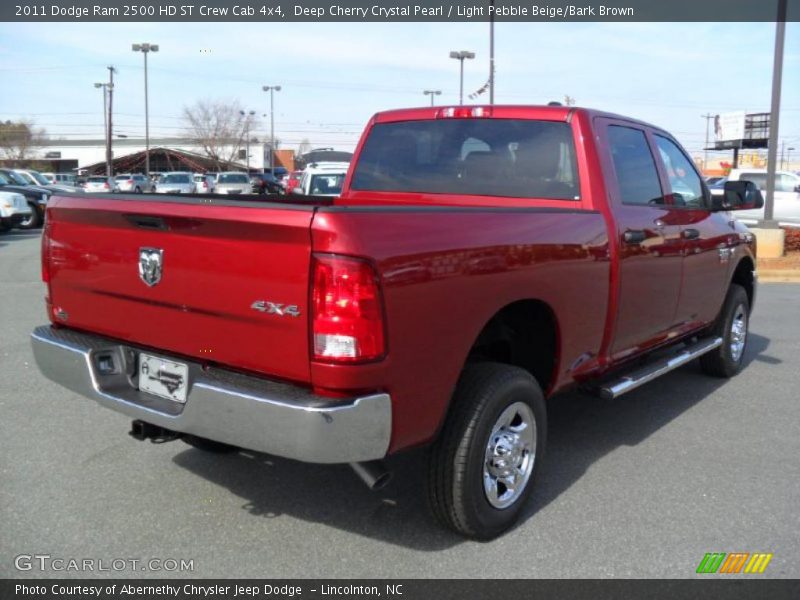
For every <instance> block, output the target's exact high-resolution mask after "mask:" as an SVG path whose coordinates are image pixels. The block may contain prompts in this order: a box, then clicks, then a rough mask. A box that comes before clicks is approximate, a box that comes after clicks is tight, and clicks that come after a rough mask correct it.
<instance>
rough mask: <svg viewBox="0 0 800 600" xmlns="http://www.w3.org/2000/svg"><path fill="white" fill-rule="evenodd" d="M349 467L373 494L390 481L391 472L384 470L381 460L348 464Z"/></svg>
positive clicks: (384, 466)
mask: <svg viewBox="0 0 800 600" xmlns="http://www.w3.org/2000/svg"><path fill="white" fill-rule="evenodd" d="M350 466H351V467H353V471H355V472H356V475H358V476H359V477H360V478H361V481H363V482H364V483H366V484H367V487H368V488H369V489H370V490H372V491H373V492H376V491H378V490H380V489H383V488H384V487H386V484H388V483H389V482H390V481H391V480H392V472H391V471H389V470H388V469H387V468H386V465H384V464H383V461H382V460H371V461H368V462H356V463H350Z"/></svg>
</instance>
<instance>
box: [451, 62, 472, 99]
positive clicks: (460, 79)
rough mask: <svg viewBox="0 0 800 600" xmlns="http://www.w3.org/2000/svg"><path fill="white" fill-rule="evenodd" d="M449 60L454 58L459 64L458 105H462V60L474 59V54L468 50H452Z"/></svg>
mask: <svg viewBox="0 0 800 600" xmlns="http://www.w3.org/2000/svg"><path fill="white" fill-rule="evenodd" d="M450 58H455V59H456V60H457V61H459V62H460V63H461V75H460V77H459V85H458V103H459V104H464V60H465V59H470V60H471V59H473V58H475V53H474V52H470V51H469V50H459V51H456V50H453V51H452V52H450Z"/></svg>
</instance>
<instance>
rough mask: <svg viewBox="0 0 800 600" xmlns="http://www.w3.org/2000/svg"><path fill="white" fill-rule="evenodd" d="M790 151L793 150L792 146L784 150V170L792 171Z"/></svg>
mask: <svg viewBox="0 0 800 600" xmlns="http://www.w3.org/2000/svg"><path fill="white" fill-rule="evenodd" d="M792 150H794V146H791V147H789V148H787V149H786V170H787V171H791V170H792Z"/></svg>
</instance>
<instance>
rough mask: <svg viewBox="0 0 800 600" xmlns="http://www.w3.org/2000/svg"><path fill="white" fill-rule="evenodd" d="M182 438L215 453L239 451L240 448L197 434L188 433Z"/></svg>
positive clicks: (201, 448) (188, 442) (200, 448)
mask: <svg viewBox="0 0 800 600" xmlns="http://www.w3.org/2000/svg"><path fill="white" fill-rule="evenodd" d="M181 439H182V440H183V441H184V442H186V443H187V444H189V445H190V446H194V447H195V448H197V449H198V450H203V451H205V452H212V453H214V454H230V453H232V452H238V451H239V448H238V447H237V446H231V445H230V444H223V443H222V442H215V441H214V440H209V439H207V438H203V437H198V436H196V435H188V434H187V435H184V436H182V437H181Z"/></svg>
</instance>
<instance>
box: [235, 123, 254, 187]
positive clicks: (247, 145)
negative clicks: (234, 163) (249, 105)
mask: <svg viewBox="0 0 800 600" xmlns="http://www.w3.org/2000/svg"><path fill="white" fill-rule="evenodd" d="M239 114H240V115H241V116H242V118H243V119H244V134H245V138H246V139H245V148H246V149H245V160H246V162H247V174H248V175H250V122H251V121H252V119H253V116H254V115H255V114H256V111H254V110H251V111H249V112H244V111H243V110H240V111H239Z"/></svg>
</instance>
